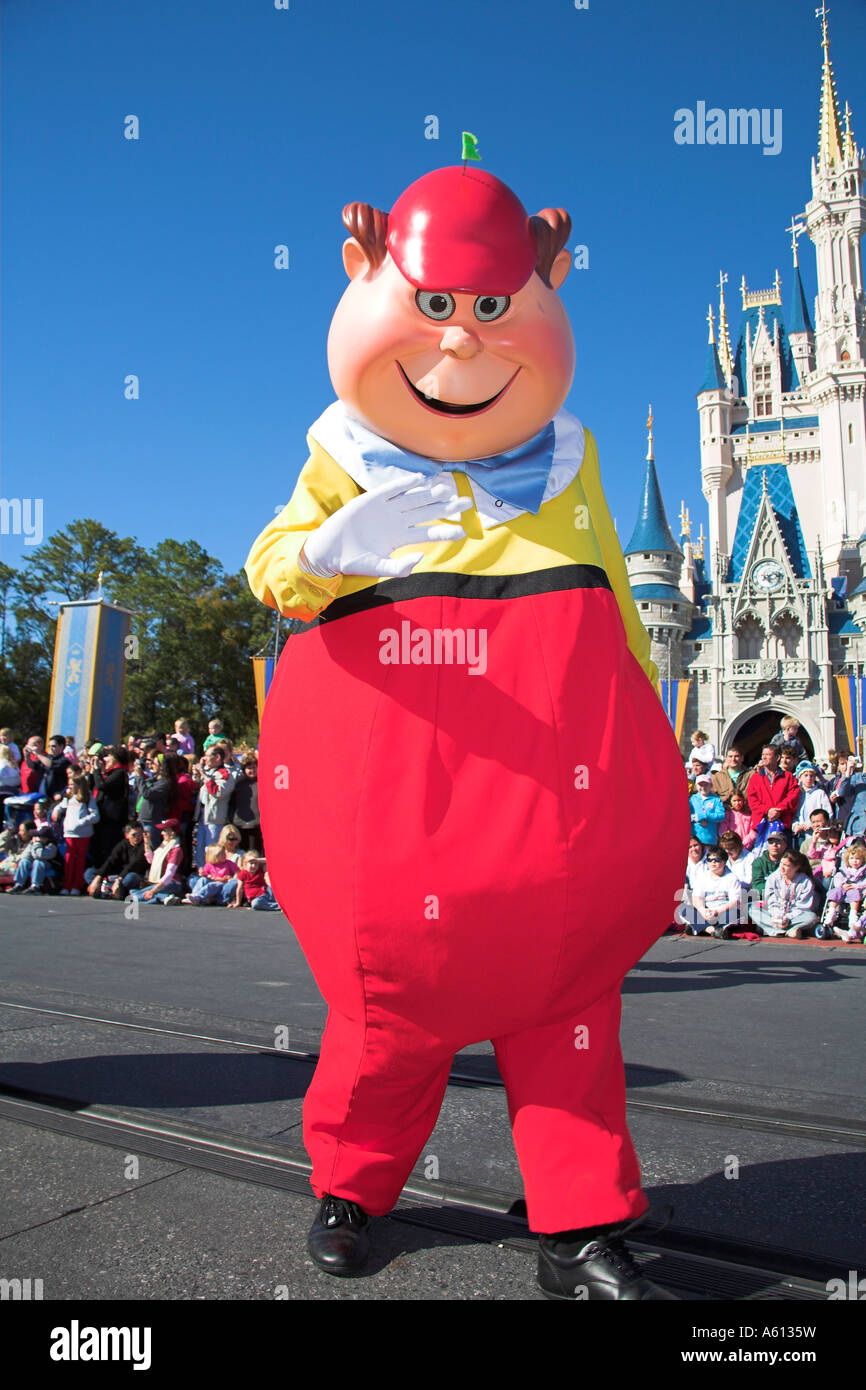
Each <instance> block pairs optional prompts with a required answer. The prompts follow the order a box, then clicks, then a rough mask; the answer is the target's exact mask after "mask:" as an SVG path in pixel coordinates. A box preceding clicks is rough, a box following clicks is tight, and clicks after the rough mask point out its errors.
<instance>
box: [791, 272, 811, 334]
mask: <svg viewBox="0 0 866 1390" xmlns="http://www.w3.org/2000/svg"><path fill="white" fill-rule="evenodd" d="M790 320H791V322H790V325H789V327H788V332H789V333H811V332H813V329H812V320H811V319H810V318H809V307H808V305H807V303H806V296H805V294H804V293H803V281H802V280H801V279H800V267H799V266H798V265H795V266H794V283H793V285H792V286H791V312H790Z"/></svg>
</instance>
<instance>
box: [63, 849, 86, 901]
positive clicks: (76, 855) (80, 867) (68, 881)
mask: <svg viewBox="0 0 866 1390" xmlns="http://www.w3.org/2000/svg"><path fill="white" fill-rule="evenodd" d="M89 848H90V836H89V835H88V836H78V837H70V838H69V839H68V840H67V841H66V860H65V862H64V865H63V887H64V888H65V889H66V890H67V891H68V892H71V891H72V889H73V888H77V889H78V891H79V893H80V892H81V891H82V890H83V888H84V866H85V864H86V863H87V851H88V849H89Z"/></svg>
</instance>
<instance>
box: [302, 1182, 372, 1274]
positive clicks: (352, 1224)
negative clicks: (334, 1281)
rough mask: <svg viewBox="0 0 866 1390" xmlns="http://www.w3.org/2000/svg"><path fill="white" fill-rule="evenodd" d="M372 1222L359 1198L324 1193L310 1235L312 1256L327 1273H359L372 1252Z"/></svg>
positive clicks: (308, 1239) (309, 1242)
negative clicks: (369, 1228)
mask: <svg viewBox="0 0 866 1390" xmlns="http://www.w3.org/2000/svg"><path fill="white" fill-rule="evenodd" d="M369 1224H370V1218H369V1216H368V1215H367V1213H366V1212H365V1211H363V1210H362V1209H361V1207H359V1206H358V1204H357V1203H356V1202H348V1201H346V1199H345V1198H343V1197H331V1196H330V1195H327V1196H325V1197H323V1198H322V1203H321V1206H320V1207H319V1214H318V1216H317V1217H316V1219H315V1221H314V1222H313V1224H312V1226H311V1227H310V1234H309V1235H308V1236H307V1249H308V1250H309V1252H310V1256H311V1258H312V1259H313V1260H314V1261H315V1263H316V1264H317V1265H318V1266H319V1268H320V1269H323V1270H325V1272H326V1273H327V1274H357V1273H358V1271H359V1270H361V1269H363V1267H364V1265H365V1264H366V1263H367V1256H368V1255H369V1253H370V1241H369V1238H368V1235H367V1227H368V1226H369Z"/></svg>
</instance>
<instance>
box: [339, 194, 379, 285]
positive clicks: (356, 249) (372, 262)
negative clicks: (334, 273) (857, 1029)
mask: <svg viewBox="0 0 866 1390" xmlns="http://www.w3.org/2000/svg"><path fill="white" fill-rule="evenodd" d="M343 225H344V226H345V228H346V230H347V231H349V232H351V237H350V239H349V240H348V241H346V242H344V244H343V265H344V266H345V267H346V274H347V275H348V277H349V279H350V280H355V279H356V278H357V277H358V276H359V275H363V274H364V272H365V271H366V270H368V269H369V270H377V269H378V267H379V266H380V265H381V264H382V262H383V261H384V259H385V257H386V256H387V254H388V245H387V236H388V214H387V212H382V210H381V208H374V207H371V206H370V204H369V203H347V204H346V206H345V207H344V208H343Z"/></svg>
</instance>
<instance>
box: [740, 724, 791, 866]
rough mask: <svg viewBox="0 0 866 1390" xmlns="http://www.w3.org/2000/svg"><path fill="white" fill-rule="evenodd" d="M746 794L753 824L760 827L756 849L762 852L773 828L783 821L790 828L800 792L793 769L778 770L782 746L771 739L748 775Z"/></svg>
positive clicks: (775, 828) (783, 824) (787, 828)
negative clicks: (777, 745)
mask: <svg viewBox="0 0 866 1390" xmlns="http://www.w3.org/2000/svg"><path fill="white" fill-rule="evenodd" d="M746 794H747V796H748V798H749V810H750V811H751V813H752V825H753V827H754V828H755V829H756V830H757V839H756V840H755V850H756V851H757V852H760V850H761V849H762V848H763V846H764V842H765V841H766V838H767V836H768V834H769V833H770V831H771V830H777V829H778V828H779V826H780V825H782V826H784V828H785V830H786V831H789V832H790V829H791V822H792V820H793V818H794V811H795V809H796V806H797V801H798V799H799V796H800V793H799V790H798V783H797V779H796V778H795V777H794V776H792V774H791V773H790V772H781V771H780V770H779V750H778V748H774V747H773V745H772V744H771V743H765V744H764V747H763V748H762V749H761V761H760V763H759V764H758V766H757V767H756V768H755V771H754V772H753V773H752V776H751V777H750V779H749V785H748V788H747V791H746ZM774 822H775V824H774Z"/></svg>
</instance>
